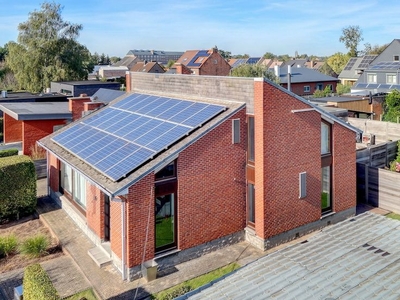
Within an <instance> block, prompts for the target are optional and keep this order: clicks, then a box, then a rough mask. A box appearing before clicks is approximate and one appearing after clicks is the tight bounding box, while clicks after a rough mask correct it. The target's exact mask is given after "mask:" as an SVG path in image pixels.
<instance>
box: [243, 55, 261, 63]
mask: <svg viewBox="0 0 400 300" xmlns="http://www.w3.org/2000/svg"><path fill="white" fill-rule="evenodd" d="M260 59H261V57H250V58H249V59H248V60H247V61H246V64H249V65H254V64H256V63H258V61H259V60H260Z"/></svg>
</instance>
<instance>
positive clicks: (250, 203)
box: [247, 183, 255, 223]
mask: <svg viewBox="0 0 400 300" xmlns="http://www.w3.org/2000/svg"><path fill="white" fill-rule="evenodd" d="M254 206H255V194H254V184H251V183H249V184H248V185H247V222H251V223H255V209H254Z"/></svg>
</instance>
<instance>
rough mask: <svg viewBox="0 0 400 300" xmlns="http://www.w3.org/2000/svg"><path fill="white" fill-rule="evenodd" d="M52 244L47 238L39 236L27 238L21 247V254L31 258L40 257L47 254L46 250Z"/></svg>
mask: <svg viewBox="0 0 400 300" xmlns="http://www.w3.org/2000/svg"><path fill="white" fill-rule="evenodd" d="M49 245H50V242H49V240H48V239H47V237H46V236H44V235H42V234H38V235H36V236H33V237H30V238H27V239H26V240H25V241H23V242H22V244H21V245H20V248H19V251H20V252H21V254H23V255H26V256H29V257H40V256H42V255H44V254H46V249H47V248H48V247H49Z"/></svg>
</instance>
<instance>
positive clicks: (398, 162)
mask: <svg viewBox="0 0 400 300" xmlns="http://www.w3.org/2000/svg"><path fill="white" fill-rule="evenodd" d="M389 169H390V171H394V172H400V141H398V142H397V157H396V159H395V160H393V161H391V162H390V163H389Z"/></svg>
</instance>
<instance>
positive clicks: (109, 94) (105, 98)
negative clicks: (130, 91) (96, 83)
mask: <svg viewBox="0 0 400 300" xmlns="http://www.w3.org/2000/svg"><path fill="white" fill-rule="evenodd" d="M124 94H125V92H124V91H117V90H111V89H103V88H100V89H98V91H97V92H96V93H94V94H93V96H91V97H90V98H91V99H92V101H93V102H104V103H109V102H111V101H113V100H114V99H117V98H118V97H120V96H122V95H124Z"/></svg>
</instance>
